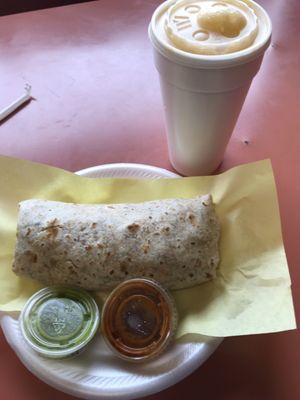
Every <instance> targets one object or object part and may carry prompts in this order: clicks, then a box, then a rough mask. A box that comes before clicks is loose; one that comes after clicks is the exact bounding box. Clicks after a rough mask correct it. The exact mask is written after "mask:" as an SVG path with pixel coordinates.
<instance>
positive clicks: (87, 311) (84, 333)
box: [20, 286, 100, 358]
mask: <svg viewBox="0 0 300 400" xmlns="http://www.w3.org/2000/svg"><path fill="white" fill-rule="evenodd" d="M99 322H100V315H99V310H98V306H97V304H96V302H95V300H94V299H93V297H92V296H90V295H89V294H88V293H87V292H85V291H83V290H81V289H76V288H69V287H64V286H53V287H47V288H44V289H42V290H40V291H38V292H37V293H35V294H34V295H33V296H32V297H31V298H30V299H29V300H28V301H27V303H26V304H25V306H24V309H23V310H22V312H21V315H20V327H21V332H22V335H23V337H24V339H25V341H26V342H27V343H28V345H29V346H30V347H31V348H32V349H33V350H35V351H36V352H38V353H39V354H40V355H42V356H45V357H49V358H65V357H69V356H73V355H76V354H78V353H79V352H80V351H81V350H82V349H83V348H84V347H85V346H86V345H87V344H88V343H89V342H90V341H91V340H92V338H93V337H94V336H95V333H96V332H97V329H98V326H99Z"/></svg>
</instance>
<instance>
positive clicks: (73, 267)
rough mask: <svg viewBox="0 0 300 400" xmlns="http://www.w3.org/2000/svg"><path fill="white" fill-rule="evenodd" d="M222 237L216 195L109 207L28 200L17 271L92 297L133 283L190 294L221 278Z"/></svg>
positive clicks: (19, 233)
mask: <svg viewBox="0 0 300 400" xmlns="http://www.w3.org/2000/svg"><path fill="white" fill-rule="evenodd" d="M219 235H220V226H219V222H218V219H217V216H216V214H215V211H214V207H213V203H212V199H211V196H210V195H206V196H201V197H197V198H194V199H170V200H157V201H148V202H144V203H138V204H111V205H104V204H101V205H87V204H71V203H61V202H55V201H46V200H27V201H23V202H21V203H20V210H19V220H18V230H17V244H16V250H15V259H14V264H13V270H14V272H15V273H16V274H18V275H24V276H27V277H31V278H33V279H36V280H38V281H40V282H42V283H44V284H46V285H56V284H67V285H72V286H78V287H81V288H84V289H86V290H102V289H104V290H106V289H111V288H113V287H115V286H116V285H118V284H119V283H120V282H122V281H124V280H125V279H130V278H135V277H147V278H153V279H154V280H156V281H158V282H160V283H161V284H163V285H164V286H165V287H168V288H170V289H180V288H186V287H190V286H194V285H196V284H199V283H201V282H204V281H207V280H209V279H212V278H214V277H215V275H216V268H217V266H218V263H219V251H218V241H219Z"/></svg>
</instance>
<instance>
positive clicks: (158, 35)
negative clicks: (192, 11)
mask: <svg viewBox="0 0 300 400" xmlns="http://www.w3.org/2000/svg"><path fill="white" fill-rule="evenodd" d="M247 3H250V4H251V6H252V7H253V8H254V9H255V12H256V14H257V15H258V17H259V28H260V33H259V35H258V38H257V39H256V41H255V42H254V43H253V45H251V46H250V47H248V48H246V49H244V50H240V51H237V52H235V53H231V54H223V55H200V54H193V53H188V52H185V51H183V50H180V49H178V48H176V47H174V46H172V45H171V44H170V42H169V41H168V40H167V38H166V35H165V33H164V32H163V29H162V24H163V17H164V15H165V13H166V11H167V10H168V9H169V7H170V6H171V5H172V4H174V0H170V1H167V2H165V3H162V4H161V5H160V6H159V7H158V8H157V9H156V11H155V12H154V14H153V17H152V20H151V23H150V26H149V37H150V40H151V43H152V45H153V50H154V62H155V65H156V68H157V70H158V72H159V75H160V85H161V91H162V98H163V104H164V110H165V120H166V129H167V137H168V148H169V157H170V161H171V163H172V165H173V166H174V168H175V169H176V170H177V171H178V172H180V173H181V174H183V175H208V174H210V173H212V172H213V171H214V170H215V169H216V168H217V167H218V165H219V164H220V163H221V161H222V158H223V155H224V152H225V148H226V146H227V143H228V141H229V139H230V136H231V134H232V131H233V129H234V126H235V124H236V121H237V118H238V116H239V114H240V111H241V109H242V106H243V103H244V100H245V98H246V95H247V92H248V90H249V87H250V85H251V82H252V79H253V78H254V76H255V75H256V73H257V72H258V70H259V68H260V65H261V62H262V59H263V56H264V52H265V50H266V48H267V47H268V46H269V44H270V39H271V22H270V19H269V17H268V15H267V13H266V12H265V10H264V9H263V8H262V7H260V6H259V5H257V4H256V3H254V2H253V1H250V0H247Z"/></svg>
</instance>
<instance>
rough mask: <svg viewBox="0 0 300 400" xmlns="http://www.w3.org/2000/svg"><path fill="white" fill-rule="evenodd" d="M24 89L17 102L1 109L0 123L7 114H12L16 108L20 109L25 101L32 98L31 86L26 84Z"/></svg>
mask: <svg viewBox="0 0 300 400" xmlns="http://www.w3.org/2000/svg"><path fill="white" fill-rule="evenodd" d="M24 89H25V93H24V94H23V95H22V96H21V97H19V98H18V99H17V100H15V101H13V102H12V103H11V104H10V105H9V106H7V107H5V108H3V110H1V111H0V121H2V120H3V119H4V118H6V117H7V116H8V115H9V114H11V113H13V112H14V111H15V110H16V109H17V108H18V107H20V106H21V105H22V104H24V103H26V101H28V100H30V99H31V98H32V97H31V86H30V85H29V84H28V83H26V85H25V88H24Z"/></svg>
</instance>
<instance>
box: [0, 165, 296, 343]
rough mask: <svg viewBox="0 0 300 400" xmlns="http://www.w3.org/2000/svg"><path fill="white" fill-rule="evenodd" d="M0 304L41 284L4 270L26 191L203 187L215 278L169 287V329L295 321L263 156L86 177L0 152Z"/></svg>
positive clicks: (192, 191)
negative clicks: (213, 234) (181, 170)
mask: <svg viewBox="0 0 300 400" xmlns="http://www.w3.org/2000/svg"><path fill="white" fill-rule="evenodd" d="M0 188H1V189H0V310H1V311H2V312H10V313H11V312H14V311H20V310H21V309H22V307H23V305H24V303H25V302H26V300H27V299H28V298H29V297H30V296H31V295H32V294H33V293H34V292H35V291H36V290H38V289H39V288H40V287H41V285H40V284H38V283H36V282H34V281H32V280H29V279H24V278H20V277H17V276H16V275H15V274H14V273H13V272H12V271H11V265H12V260H13V253H14V246H15V240H16V224H17V213H18V203H19V202H20V201H21V200H25V199H30V198H39V199H48V200H57V201H64V202H75V203H122V202H123V203H124V202H141V201H146V200H154V199H164V198H176V197H182V198H188V197H194V196H197V195H200V194H206V193H211V194H212V196H213V200H214V202H215V203H216V212H217V214H218V216H219V218H220V221H221V226H222V233H221V241H220V253H221V263H220V267H219V272H218V276H217V278H216V279H215V280H213V281H210V282H207V283H204V284H201V285H198V286H196V287H193V288H191V289H184V290H177V291H174V292H173V294H174V297H175V300H176V304H177V307H178V312H179V327H178V333H177V337H180V336H183V335H185V334H201V335H207V336H219V337H223V336H224V337H225V336H234V335H247V334H255V333H267V332H277V331H283V330H289V329H294V328H295V327H296V324H295V317H294V309H293V302H292V296H291V287H290V285H291V282H290V277H289V271H288V266H287V261H286V256H285V252H284V248H283V243H282V235H281V227H280V218H279V210H278V204H277V197H276V188H275V183H274V177H273V173H272V167H271V163H270V161H259V162H255V163H251V164H246V165H242V166H239V167H235V168H233V169H231V170H229V171H227V172H225V173H222V174H220V175H217V176H208V177H192V178H178V179H160V180H138V179H108V178H106V179H91V178H84V177H80V176H77V175H75V174H73V173H70V172H67V171H64V170H60V169H57V168H53V167H50V166H46V165H42V164H36V163H32V162H29V161H23V160H18V159H13V158H9V157H0Z"/></svg>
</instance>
